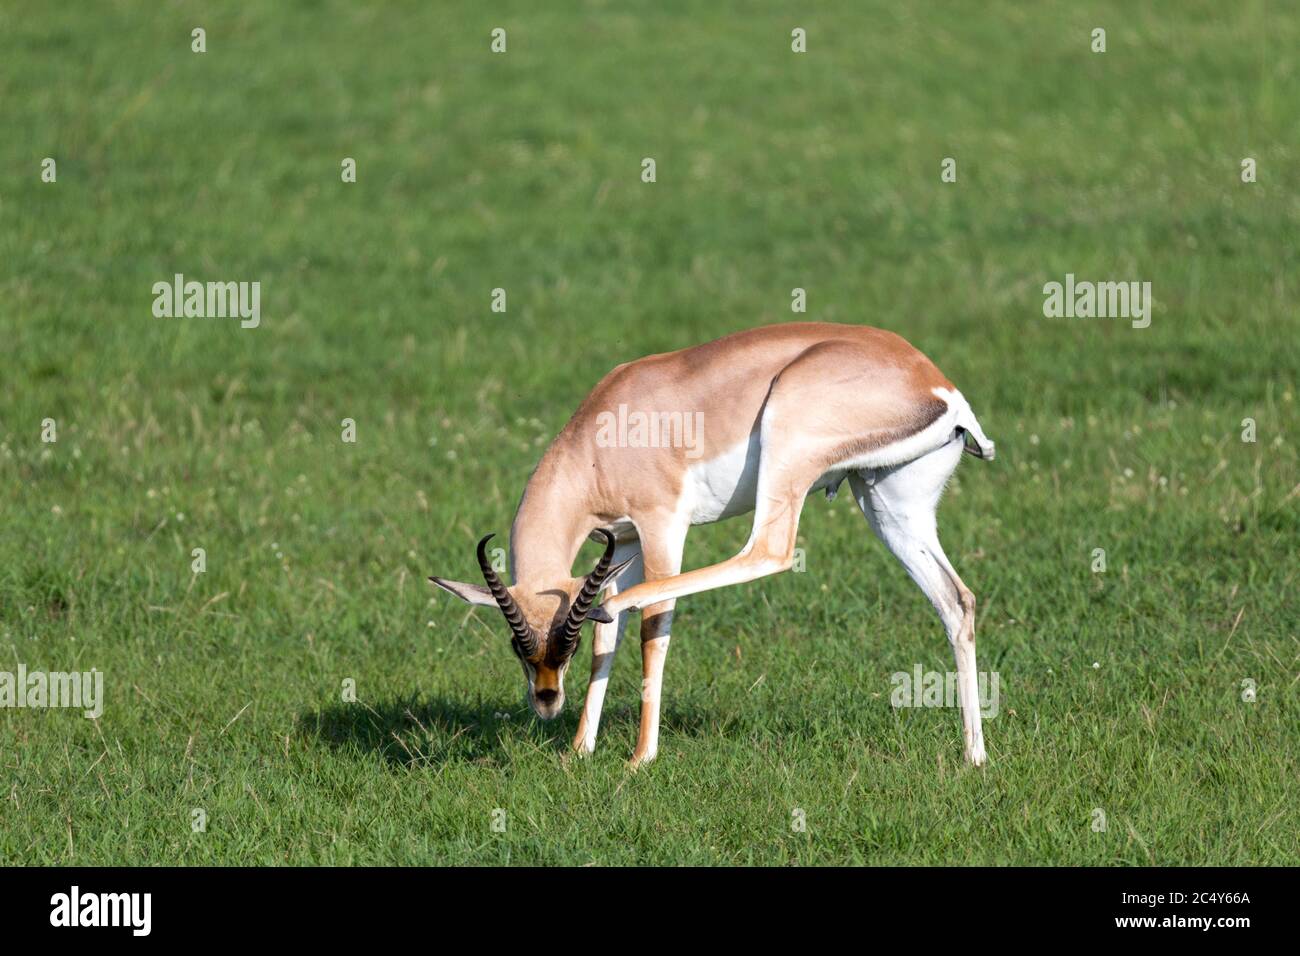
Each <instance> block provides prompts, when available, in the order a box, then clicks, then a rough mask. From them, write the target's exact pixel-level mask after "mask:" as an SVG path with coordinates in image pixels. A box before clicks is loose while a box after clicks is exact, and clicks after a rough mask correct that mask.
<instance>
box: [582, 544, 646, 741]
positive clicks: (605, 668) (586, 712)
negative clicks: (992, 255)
mask: <svg viewBox="0 0 1300 956" xmlns="http://www.w3.org/2000/svg"><path fill="white" fill-rule="evenodd" d="M637 547H639V543H638V542H631V543H630V544H629V545H626V546H624V545H620V546H619V548H618V550H616V551H615V552H614V561H615V563H617V562H619V561H622V560H624V559H625V558H627V557H628V556H629V555H630V554H632V553H633V552H634V551H635V550H636V548H637ZM641 577H642V562H641V561H639V560H638V561H633V562H632V563H631V564H630V565H628V567H627V569H626V570H625V571H624V572H623V573H622V574H620V575H619V576H618V579H617V580H616V581H614V582H613V583H612V584H610V585H609V586H608V589H607V590H606V592H605V593H606V596H607V599H608V597H612V596H613V595H615V594H617V593H618V592H619V590H620V589H621V588H627V587H631V586H632V585H634V584H637V583H638V582H639V581H640V580H641ZM627 614H628V612H627V611H620V612H619V613H618V614H616V615H614V623H613V624H597V625H596V628H595V631H596V633H595V637H594V638H593V639H592V644H591V682H590V683H589V684H588V685H587V699H586V701H585V702H584V703H583V705H582V716H581V717H579V718H578V732H577V734H576V735H575V736H574V738H573V749H574V750H576V751H578V752H579V753H593V752H595V750H596V731H597V730H599V729H600V712H601V709H602V708H603V707H604V704H605V688H606V687H607V686H608V685H609V674H610V671H612V670H613V669H614V655H615V654H617V653H618V646H619V644H620V643H622V640H623V631H624V629H625V628H626V626H627Z"/></svg>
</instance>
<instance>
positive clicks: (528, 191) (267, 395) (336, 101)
mask: <svg viewBox="0 0 1300 956" xmlns="http://www.w3.org/2000/svg"><path fill="white" fill-rule="evenodd" d="M384 6H385V9H384V10H383V12H378V11H376V12H362V11H358V10H354V9H352V5H350V4H344V3H342V2H337V3H309V2H299V3H294V4H290V3H270V2H259V3H247V4H244V3H241V4H214V5H207V4H201V3H194V2H183V3H169V4H166V5H158V4H147V3H138V4H137V3H126V2H122V3H114V4H107V3H93V4H92V3H68V4H58V5H53V6H50V5H46V6H43V7H41V9H40V10H39V11H36V10H30V9H27V8H26V7H25V6H24V5H20V4H6V5H5V6H3V7H0V128H2V129H3V131H4V135H3V136H0V303H2V305H0V336H2V337H3V341H4V344H5V360H4V365H3V370H2V371H0V506H2V508H3V526H4V530H3V534H0V670H6V669H10V670H12V669H16V667H17V665H18V664H19V663H23V664H25V665H26V666H27V667H28V668H29V669H46V670H70V669H74V668H76V669H89V668H91V667H95V668H98V669H99V670H101V671H103V672H104V673H105V675H106V695H107V701H106V705H105V711H104V714H103V716H102V717H101V718H100V719H99V720H97V721H91V720H87V719H84V718H83V717H82V716H81V715H80V713H79V712H74V711H32V710H0V807H3V810H2V811H0V862H3V863H51V864H52V863H69V864H108V863H117V864H159V863H183V864H212V863H221V864H229V863H294V864H299V863H505V862H510V863H563V864H583V863H589V862H596V863H660V864H662V863H766V864H830V863H872V864H898V863H926V864H944V865H947V864H968V863H1021V864H1026V863H1029V864H1037V863H1068V864H1112V863H1118V864H1148V863H1155V864H1202V863H1217V864H1282V863H1290V864H1294V863H1296V862H1300V845H1298V841H1297V836H1296V834H1297V831H1298V830H1300V814H1298V812H1297V809H1296V808H1297V805H1298V801H1297V779H1298V778H1300V753H1298V752H1297V751H1298V748H1300V744H1298V742H1300V701H1298V700H1297V693H1298V691H1297V686H1298V685H1297V673H1298V671H1300V646H1298V644H1297V632H1296V622H1297V620H1298V619H1300V602H1298V601H1297V565H1298V563H1297V560H1296V555H1297V552H1298V551H1300V526H1298V521H1297V504H1298V498H1300V494H1298V493H1297V480H1298V475H1300V469H1298V468H1297V453H1296V438H1297V424H1298V417H1297V412H1296V396H1295V391H1296V379H1297V370H1298V369H1300V319H1298V318H1297V302H1298V301H1300V278H1298V277H1300V256H1298V255H1297V247H1298V243H1297V240H1298V238H1300V236H1298V233H1297V225H1300V127H1298V126H1297V124H1296V122H1295V110H1294V107H1295V104H1296V102H1297V101H1298V98H1297V90H1296V85H1297V74H1296V60H1295V57H1294V51H1295V50H1296V49H1297V45H1298V44H1300V14H1298V13H1297V12H1296V11H1295V10H1294V9H1292V8H1290V7H1289V6H1287V5H1285V4H1282V3H1276V2H1274V3H1262V2H1247V3H1243V4H1235V5H1227V6H1225V5H1223V4H1220V3H1215V2H1210V0H1197V2H1188V0H1179V2H1163V3H1154V4H1142V5H1140V6H1139V5H1134V4H1129V3H1121V2H1118V0H1116V2H1096V3H1090V4H1086V5H1083V6H1080V5H1078V4H1074V3H1065V2H1059V3H1045V4H1034V5H1032V8H1029V7H1026V6H1025V5H1023V4H1018V3H1013V2H995V3H991V4H983V5H978V6H977V7H971V6H969V5H965V4H938V3H924V4H904V5H898V4H886V3H870V4H865V3H848V2H845V3H827V4H817V5H816V7H815V9H809V10H800V11H799V12H797V13H791V12H781V11H779V10H778V9H777V7H776V5H771V6H765V5H759V4H748V3H746V4H741V3H719V4H713V3H708V4H706V3H698V4H693V3H648V2H646V3H632V4H608V3H596V2H590V3H550V4H544V5H542V4H536V3H531V2H530V3H524V2H520V3H512V4H487V3H478V2H464V3H439V4H426V3H415V2H411V3H404V4H400V5H399V4H390V5H384ZM195 26H203V27H205V28H206V30H207V34H208V52H207V53H205V54H203V55H197V54H194V53H191V52H190V48H189V43H190V40H189V37H190V30H191V29H192V28H193V27H195ZM497 26H502V27H505V28H506V29H507V30H508V36H509V40H508V42H509V52H508V53H507V54H505V55H504V56H495V55H492V54H491V53H490V52H489V50H488V35H489V32H490V30H491V29H492V28H493V27H497ZM795 26H802V27H804V28H806V29H807V30H808V36H809V52H808V53H807V54H806V55H802V56H798V55H794V54H792V53H791V52H790V49H789V38H790V30H791V29H792V28H793V27H795ZM1094 26H1104V27H1106V28H1107V29H1108V52H1106V53H1105V54H1100V55H1098V54H1093V53H1091V52H1090V51H1089V48H1088V47H1089V32H1090V30H1091V29H1092V28H1093V27H1094ZM46 156H51V157H54V158H56V160H57V162H58V181H57V183H55V184H43V183H41V182H40V178H39V174H40V162H41V160H42V159H43V158H44V157H46ZM345 156H351V157H355V158H356V159H357V162H358V182H357V183H355V184H352V185H345V184H343V183H341V182H340V176H339V164H340V161H341V160H342V158H343V157H345ZM646 156H652V157H654V158H655V159H656V160H657V163H658V182H656V183H655V184H653V185H647V184H643V183H642V182H641V181H640V177H639V173H640V162H641V159H642V158H643V157H646ZM945 156H953V157H955V158H957V160H958V164H959V166H958V172H959V181H958V183H956V184H943V183H941V182H940V180H939V166H940V161H941V159H942V158H943V157H945ZM1247 156H1250V157H1254V158H1255V159H1257V161H1258V164H1259V181H1258V182H1257V183H1255V184H1252V185H1246V184H1243V183H1242V182H1241V181H1240V176H1239V164H1240V162H1241V159H1242V158H1243V157H1247ZM176 272H183V273H185V274H186V275H187V276H188V277H191V278H198V279H223V280H241V279H242V280H257V281H260V282H261V283H262V325H261V327H260V328H258V329H256V330H241V329H240V328H239V327H238V323H236V322H232V321H219V320H202V319H174V320H166V319H155V318H154V317H153V316H152V315H151V312H150V306H151V302H152V294H151V286H152V284H153V283H154V282H155V281H158V280H162V279H167V278H169V277H170V276H171V275H172V274H173V273H176ZM1066 272H1073V273H1075V274H1076V275H1077V276H1079V277H1080V278H1092V279H1140V280H1147V281H1150V282H1151V283H1152V285H1153V291H1154V295H1155V297H1156V300H1157V308H1156V312H1155V316H1154V321H1153V323H1152V325H1151V327H1150V328H1148V329H1145V330H1135V329H1132V328H1130V327H1129V326H1128V323H1126V322H1123V321H1113V320H1111V321H1108V320H1100V319H1093V320H1084V319H1078V320H1069V319H1046V318H1044V317H1043V316H1042V312H1041V307H1042V294H1041V288H1042V285H1043V283H1045V282H1048V281H1052V280H1059V279H1061V278H1062V277H1063V276H1064V274H1065V273H1066ZM796 286H799V287H803V288H806V289H807V290H808V298H809V311H808V315H807V318H811V319H818V320H829V321H839V322H857V323H865V324H872V325H879V326H882V327H885V328H889V329H892V330H895V331H897V332H899V333H901V334H903V335H904V336H905V337H907V338H908V339H909V340H910V341H912V342H913V343H914V344H915V345H916V346H918V347H919V348H921V349H922V350H923V351H925V352H926V353H927V354H929V355H930V356H931V357H932V358H933V359H934V361H935V362H936V363H937V364H938V365H939V367H940V368H941V369H942V370H943V371H944V372H945V373H946V374H947V375H948V376H949V377H950V378H951V379H952V380H953V381H955V382H956V383H957V384H958V385H959V386H960V387H961V389H962V390H963V392H964V393H965V394H966V395H967V397H968V398H969V399H970V400H971V402H972V404H973V405H974V407H975V409H976V411H977V413H978V414H979V416H980V420H981V422H982V424H983V425H984V428H985V430H986V431H987V432H988V433H989V435H990V436H991V437H992V438H993V439H994V440H996V441H997V444H998V460H997V461H996V462H994V463H992V464H988V465H985V464H981V463H978V462H975V461H973V460H968V461H967V462H965V463H964V464H963V466H962V467H961V468H960V469H959V471H958V475H957V479H956V481H955V482H954V486H953V487H952V488H951V490H950V492H949V494H948V495H947V497H946V499H945V502H944V505H943V507H942V508H941V511H940V527H941V532H942V534H943V537H944V541H945V545H946V548H947V551H948V553H949V555H950V556H951V557H952V559H953V561H954V563H955V564H956V566H957V567H958V569H959V570H960V571H961V573H962V575H963V577H964V578H965V579H966V581H967V582H968V583H969V584H970V585H971V587H972V588H973V589H974V590H975V592H976V594H977V595H978V596H979V599H980V622H979V654H980V665H981V669H984V670H990V671H997V672H998V673H999V675H1000V679H1001V713H1000V714H999V715H998V716H997V718H996V719H994V720H991V721H988V722H987V723H986V738H987V741H988V745H989V750H990V757H991V764H990V766H988V767H987V768H986V769H984V770H982V771H976V770H971V769H968V768H965V767H963V766H962V764H961V744H960V739H961V733H960V721H959V718H958V715H957V713H956V712H955V711H952V710H948V709H908V710H897V711H896V710H893V709H891V707H890V704H889V692H890V683H889V675H890V674H891V673H893V672H895V671H910V670H911V669H912V668H913V667H914V666H915V665H916V664H918V663H919V664H921V665H922V666H923V667H924V668H926V669H935V670H945V671H946V670H948V669H950V668H951V666H952V664H951V658H950V655H949V651H948V647H947V643H946V641H945V639H944V637H943V634H942V631H941V628H940V626H939V623H938V621H937V619H935V617H934V616H933V613H932V612H931V610H930V608H929V606H928V605H927V604H926V602H925V600H924V598H923V597H922V595H921V594H920V592H919V591H918V590H917V589H916V588H915V587H914V586H913V585H912V583H911V582H910V581H909V580H908V579H907V577H906V575H905V574H904V573H903V571H902V570H901V568H900V567H898V566H897V564H896V563H895V562H894V560H893V559H892V558H891V557H890V556H889V555H888V553H887V552H886V551H885V550H884V548H883V547H882V546H881V545H880V544H879V543H878V542H877V541H875V539H874V538H872V537H871V535H870V532H869V531H868V529H867V527H866V525H865V523H864V522H863V521H862V519H861V517H860V516H859V515H858V514H857V513H856V511H855V510H854V508H853V505H852V502H851V500H850V499H849V498H848V496H842V497H841V498H840V499H839V500H837V501H836V502H834V503H833V504H829V505H828V504H827V503H826V502H825V501H822V500H820V499H818V500H813V501H810V502H809V503H808V505H807V507H806V509H805V516H804V521H803V524H802V527H801V535H800V537H801V545H802V546H803V547H805V548H806V549H807V555H808V558H807V561H808V563H807V571H806V573H802V574H787V575H783V576H779V577H776V578H769V579H765V580H763V581H760V582H757V583H755V584H751V585H748V586H744V587H740V588H736V589H731V590H726V591H720V592H713V593H709V594H705V595H700V596H697V597H694V598H689V599H686V600H684V601H682V602H681V604H680V605H679V607H678V614H677V619H676V625H675V628H674V636H675V640H674V642H673V648H672V652H671V654H670V655H669V660H668V667H667V676H666V690H665V707H666V712H665V717H664V731H663V736H662V739H661V742H660V756H659V759H658V761H657V762H656V763H655V764H653V765H651V766H650V767H648V768H646V769H644V770H642V771H640V772H637V773H634V774H633V773H629V772H628V771H627V770H626V768H625V761H626V759H627V757H628V756H629V755H630V753H631V750H632V745H633V741H634V737H635V733H636V704H637V686H638V680H639V674H640V670H639V661H638V659H637V658H638V652H637V647H636V640H635V638H632V639H629V640H628V641H627V642H625V644H624V648H623V653H622V655H621V657H620V659H619V661H618V664H617V666H616V668H615V674H614V678H613V680H612V682H611V687H610V693H609V697H608V700H607V707H606V719H605V723H604V726H603V728H602V732H601V744H600V748H599V750H598V751H597V753H596V754H595V755H594V757H593V758H591V759H588V760H578V759H574V758H571V757H570V756H569V755H568V754H567V753H566V750H565V746H566V745H567V742H568V740H569V739H570V738H571V736H572V734H573V730H574V727H575V724H576V713H575V709H576V706H577V705H576V700H580V699H581V696H582V694H583V692H584V691H585V686H586V680H585V674H586V668H587V661H588V656H589V652H590V651H589V649H590V635H589V634H586V635H584V641H583V649H582V650H581V651H580V652H579V659H578V661H577V662H576V663H575V666H574V673H573V675H571V676H570V680H569V688H568V689H569V694H570V700H571V703H570V706H569V711H568V713H567V714H566V716H565V717H564V718H563V719H561V720H560V721H558V722H556V723H553V724H539V723H537V722H535V721H534V720H532V719H531V718H530V717H529V716H527V714H526V712H525V710H524V708H523V706H522V703H521V693H522V681H521V680H520V676H519V672H518V666H517V664H516V663H515V662H514V660H513V659H512V658H511V655H510V653H509V650H508V648H507V640H506V629H505V627H504V625H503V622H502V621H501V620H500V618H499V615H494V614H490V613H487V612H485V611H474V612H470V611H468V610H467V609H465V608H464V607H463V606H461V605H459V604H456V603H454V602H452V601H451V600H450V599H449V598H446V597H445V596H438V595H435V594H432V593H431V592H430V590H429V588H428V586H427V585H426V584H425V582H424V578H425V576H426V575H428V574H430V573H438V574H443V575H449V576H452V577H458V578H462V579H467V580H472V579H473V578H474V573H475V572H474V568H475V564H474V560H473V551H472V549H473V543H474V541H475V540H476V539H477V537H478V536H479V535H480V534H483V533H485V532H486V531H488V530H496V531H498V532H499V533H504V532H506V531H507V530H508V528H509V524H510V519H511V517H512V514H513V509H514V506H515V503H516V502H517V498H518V495H519V492H520V490H521V489H522V487H523V483H524V481H525V480H526V478H527V476H528V474H529V471H530V469H531V467H532V466H533V464H534V463H535V462H536V460H537V458H538V456H539V455H540V454H541V451H542V450H543V448H544V447H545V444H546V443H547V442H548V441H549V440H550V438H551V437H552V436H553V435H554V434H555V433H556V432H557V431H558V430H559V428H560V427H561V426H562V425H563V424H564V422H565V421H566V419H567V417H568V416H569V414H571V412H572V411H573V409H574V408H576V407H577V404H578V402H579V401H580V400H581V398H582V397H583V395H584V394H585V393H586V390H587V389H589V388H590V387H591V385H593V384H594V383H595V382H596V380H597V379H598V378H599V377H600V376H601V375H602V374H603V373H604V372H606V371H607V370H608V369H610V368H611V367H612V366H614V365H615V364H618V363H619V362H623V361H626V360H629V359H631V358H635V357H637V356H640V355H643V354H646V353H649V352H654V351H662V350H666V349H672V348H679V347H682V346H686V345H690V344H694V343H697V342H701V341H705V340H707V339H710V338H713V337H716V336H718V335H721V334H723V333H726V332H729V331H733V330H736V329H740V328H745V327H750V326H754V325H759V324H764V323H772V322H779V321H785V320H787V319H789V318H791V315H790V311H789V302H790V290H791V289H792V288H794V287H796ZM495 287H504V288H506V289H507V293H508V296H509V299H508V302H509V311H508V312H507V313H506V314H505V315H497V314H493V313H492V312H490V311H489V295H490V292H491V290H492V289H493V288H495ZM1246 417H1250V418H1253V419H1255V420H1256V422H1257V427H1258V441H1257V442H1255V443H1245V442H1243V441H1241V439H1240V434H1241V428H1242V426H1241V422H1242V419H1243V418H1246ZM45 418H53V419H55V420H56V422H57V426H58V441H57V443H55V444H43V443H42V442H41V440H40V429H41V422H42V420H43V419H45ZM343 418H353V419H355V421H356V422H357V429H358V441H357V443H356V444H354V445H353V444H344V443H343V442H341V441H340V425H339V423H340V421H341V420H342V419H343ZM747 535H748V524H747V522H746V521H745V520H744V519H740V520H737V521H732V522H728V523H724V524H722V525H718V526H714V527H709V528H702V529H697V530H696V531H695V532H694V533H693V534H692V536H691V540H690V542H689V543H688V547H687V556H686V563H687V566H688V567H693V566H700V565H703V564H705V563H708V562H711V561H714V560H719V559H721V558H723V557H725V556H727V555H728V554H730V553H733V552H734V551H735V550H736V549H737V548H738V547H739V545H740V544H741V543H742V542H743V541H744V540H745V538H746V537H747ZM196 547H202V548H204V549H206V552H207V561H208V570H207V572H206V573H204V574H199V575H194V574H192V573H191V571H190V562H191V560H192V559H191V556H190V554H191V549H193V548H196ZM1095 548H1104V549H1105V550H1106V555H1107V570H1106V572H1105V573H1104V574H1096V573H1093V571H1092V568H1091V565H1092V560H1093V559H1092V553H1093V549H1095ZM583 560H585V556H584V559H583ZM345 679H353V680H355V681H356V687H357V694H358V698H359V702H358V703H356V704H347V703H344V702H343V701H342V699H341V694H340V689H341V686H342V682H343V681H344V680H345ZM1246 679H1250V680H1253V681H1255V683H1256V685H1257V688H1258V698H1257V700H1256V701H1255V702H1253V703H1247V702H1243V701H1242V699H1241V686H1242V685H1241V682H1242V681H1243V680H1246ZM499 714H505V715H508V716H506V717H501V716H498V715H499ZM495 808H501V809H504V810H505V811H506V822H507V825H506V830H505V832H504V833H497V832H494V831H493V830H492V822H493V816H492V814H493V810H494V809H495ZM1094 808H1100V809H1102V810H1103V811H1104V812H1105V814H1106V817H1107V823H1108V826H1107V828H1106V830H1105V831H1104V832H1094V831H1093V829H1092V826H1091V824H1092V821H1093V810H1094ZM194 809H203V810H204V811H205V813H206V814H207V829H206V832H203V833H194V832H192V830H191V814H192V811H193V810H194ZM796 809H801V810H803V811H804V813H805V815H806V820H807V828H806V831H805V832H796V831H794V830H792V827H791V820H792V812H793V811H794V810H796Z"/></svg>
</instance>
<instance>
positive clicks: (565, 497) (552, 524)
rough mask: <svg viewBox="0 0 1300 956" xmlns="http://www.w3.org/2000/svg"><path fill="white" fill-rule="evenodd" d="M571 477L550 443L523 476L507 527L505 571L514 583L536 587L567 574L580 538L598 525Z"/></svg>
mask: <svg viewBox="0 0 1300 956" xmlns="http://www.w3.org/2000/svg"><path fill="white" fill-rule="evenodd" d="M579 473H580V472H579ZM572 475H573V470H572V469H570V468H567V467H565V464H564V462H563V461H562V456H561V455H559V454H558V453H557V450H556V449H555V448H554V447H552V448H551V449H550V450H548V451H547V453H546V454H545V455H544V456H543V457H542V460H541V463H540V464H538V466H537V470H536V471H534V472H533V475H532V477H531V478H529V479H528V484H527V486H525V488H524V496H523V499H522V500H521V501H520V502H519V510H518V511H517V512H515V521H514V524H513V526H512V527H511V529H510V569H511V575H512V576H513V577H514V583H515V584H516V585H517V586H522V587H524V588H525V589H531V590H542V589H545V588H548V587H551V586H553V585H554V584H555V583H556V582H557V581H561V580H564V579H567V578H570V577H572V576H573V562H574V559H575V558H577V556H578V550H579V549H580V548H581V547H582V542H583V541H584V540H585V539H586V537H587V534H588V533H589V532H590V531H591V530H592V529H593V528H595V527H596V525H597V524H599V523H600V521H599V519H597V518H596V517H594V516H593V515H592V514H591V513H590V509H589V508H588V505H587V501H588V496H587V495H586V494H585V492H584V489H583V488H581V487H579V485H578V483H577V482H575V481H574V480H573V478H572Z"/></svg>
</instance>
